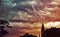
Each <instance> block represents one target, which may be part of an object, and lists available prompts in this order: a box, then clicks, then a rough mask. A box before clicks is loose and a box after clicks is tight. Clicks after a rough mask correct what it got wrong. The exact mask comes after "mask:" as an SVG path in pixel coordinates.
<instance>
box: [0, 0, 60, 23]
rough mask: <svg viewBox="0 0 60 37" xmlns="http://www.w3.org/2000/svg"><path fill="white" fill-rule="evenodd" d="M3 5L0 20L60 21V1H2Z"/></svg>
mask: <svg viewBox="0 0 60 37" xmlns="http://www.w3.org/2000/svg"><path fill="white" fill-rule="evenodd" d="M1 3H2V4H1V10H0V19H2V18H3V19H5V20H11V19H14V20H25V21H29V20H30V21H33V22H34V21H41V20H43V21H60V20H59V19H60V16H59V14H60V11H59V9H60V5H59V4H60V2H59V0H43V1H42V0H2V2H1ZM57 16H58V17H57Z"/></svg>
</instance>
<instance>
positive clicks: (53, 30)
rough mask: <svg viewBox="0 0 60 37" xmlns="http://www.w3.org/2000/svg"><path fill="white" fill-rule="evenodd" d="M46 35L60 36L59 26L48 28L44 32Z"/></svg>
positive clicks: (45, 36) (48, 36) (50, 36)
mask: <svg viewBox="0 0 60 37" xmlns="http://www.w3.org/2000/svg"><path fill="white" fill-rule="evenodd" d="M44 37H60V30H59V29H58V28H53V27H52V28H50V29H46V30H45V32H44Z"/></svg>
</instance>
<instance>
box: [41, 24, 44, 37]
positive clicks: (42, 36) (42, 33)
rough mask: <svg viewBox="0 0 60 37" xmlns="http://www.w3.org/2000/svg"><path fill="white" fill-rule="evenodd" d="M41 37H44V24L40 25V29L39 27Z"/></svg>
mask: <svg viewBox="0 0 60 37" xmlns="http://www.w3.org/2000/svg"><path fill="white" fill-rule="evenodd" d="M41 37H44V24H43V23H42V27H41Z"/></svg>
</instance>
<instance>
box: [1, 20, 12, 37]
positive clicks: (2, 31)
mask: <svg viewBox="0 0 60 37" xmlns="http://www.w3.org/2000/svg"><path fill="white" fill-rule="evenodd" d="M5 27H10V28H12V27H11V26H9V23H8V21H5V20H0V37H3V35H6V34H8V32H7V31H6V30H4V28H5Z"/></svg>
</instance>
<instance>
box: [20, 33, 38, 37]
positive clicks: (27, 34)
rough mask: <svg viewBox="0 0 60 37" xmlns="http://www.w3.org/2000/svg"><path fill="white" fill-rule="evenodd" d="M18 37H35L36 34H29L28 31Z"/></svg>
mask: <svg viewBox="0 0 60 37" xmlns="http://www.w3.org/2000/svg"><path fill="white" fill-rule="evenodd" d="M20 37H37V36H36V35H32V34H29V33H25V35H23V36H20Z"/></svg>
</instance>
